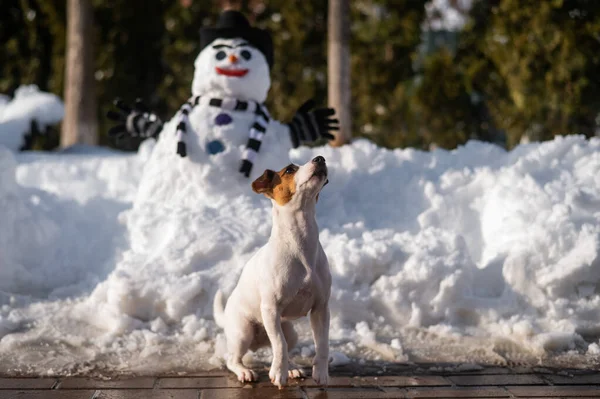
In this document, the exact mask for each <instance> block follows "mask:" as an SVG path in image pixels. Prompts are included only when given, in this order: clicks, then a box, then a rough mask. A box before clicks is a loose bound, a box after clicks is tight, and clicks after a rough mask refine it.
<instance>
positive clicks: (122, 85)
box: [0, 0, 600, 150]
mask: <svg viewBox="0 0 600 399" xmlns="http://www.w3.org/2000/svg"><path fill="white" fill-rule="evenodd" d="M332 2H335V3H337V4H338V5H339V3H342V7H338V8H336V13H340V12H341V13H343V14H345V15H341V16H339V18H338V16H337V15H336V18H335V19H333V18H328V17H329V16H330V15H328V13H331V11H330V10H331V8H330V7H331V5H332V4H331V3H332ZM329 3H330V4H328V2H327V1H326V0H245V1H217V0H214V1H207V0H204V1H200V0H177V1H175V0H68V1H60V0H3V1H2V4H3V6H2V9H3V12H2V13H0V43H1V51H0V93H3V94H5V95H6V96H8V97H7V98H9V97H12V96H14V94H15V90H17V88H19V87H20V86H22V85H30V84H35V85H37V86H38V87H39V89H40V90H41V91H46V92H50V93H54V94H56V95H57V96H59V97H60V98H61V99H63V98H65V91H66V88H67V87H75V88H76V90H78V91H79V92H80V93H82V94H81V98H82V100H80V101H79V102H80V103H82V102H84V103H85V104H84V105H85V107H87V108H86V109H87V110H88V111H86V112H87V113H85V115H84V119H86V123H88V124H89V129H88V131H89V132H88V134H89V135H91V136H93V137H92V138H91V139H89V141H88V142H90V143H98V144H100V145H105V146H114V145H115V143H114V142H112V141H111V140H109V138H108V137H107V130H108V128H109V127H110V126H111V125H112V123H111V121H109V120H108V119H107V118H106V117H105V115H106V112H107V111H108V109H110V108H111V107H112V101H113V99H114V98H115V97H121V98H123V99H124V100H126V101H128V102H132V101H133V100H134V99H135V98H137V97H139V98H142V99H144V100H145V102H146V103H147V104H148V105H149V106H150V107H151V108H152V109H153V110H154V111H155V112H157V113H158V114H159V116H160V117H161V118H162V119H163V120H169V119H170V118H171V117H172V116H173V115H174V113H175V112H176V111H177V109H178V108H179V107H180V106H181V104H182V103H183V102H185V101H186V100H187V99H188V98H189V96H190V95H191V82H192V76H193V71H194V66H193V62H194V59H195V58H196V56H197V55H198V52H199V29H200V28H201V27H202V26H206V25H214V24H215V23H216V21H217V19H218V16H219V13H220V12H221V11H222V10H223V9H226V8H234V9H239V10H241V11H243V12H244V13H245V14H246V16H247V17H248V19H249V20H250V21H251V23H252V24H253V25H255V26H258V27H261V28H266V29H268V30H270V31H271V33H272V35H273V40H274V45H275V64H274V66H273V69H272V71H271V78H272V82H273V83H272V86H271V91H270V92H269V96H268V101H267V106H268V108H269V110H270V112H271V114H272V115H273V116H274V117H276V118H277V119H279V120H282V121H287V120H289V119H291V117H292V116H293V114H294V112H295V110H296V109H297V108H298V107H299V106H300V104H301V103H302V102H304V101H305V100H306V99H308V98H311V97H314V98H315V99H316V101H317V103H318V104H320V105H325V104H327V102H328V98H327V97H328V96H327V86H328V68H327V64H328V40H331V35H330V34H328V33H329V32H330V31H331V30H332V29H333V28H334V27H332V23H333V24H335V23H336V22H335V21H337V25H338V26H337V29H339V28H340V26H339V23H340V21H349V23H347V24H346V23H344V24H343V26H342V28H343V29H342V31H343V32H346V33H345V34H346V35H347V42H346V41H342V42H341V43H340V42H337V43H335V45H342V46H347V48H346V50H347V51H348V52H349V57H348V58H347V59H346V58H342V59H341V61H342V62H345V63H348V64H349V66H350V68H349V69H348V70H349V82H350V88H349V89H350V90H349V93H348V96H349V104H350V105H349V110H348V114H349V115H351V118H352V120H351V125H350V124H348V126H351V128H350V129H347V130H348V132H347V135H348V136H349V137H346V138H345V140H349V139H350V137H360V136H364V137H367V138H369V139H370V140H373V141H374V142H376V143H378V144H380V145H382V146H386V147H389V148H396V147H416V148H420V149H425V150H427V149H431V148H436V147H442V148H448V149H451V148H455V147H456V146H458V145H460V144H463V143H465V142H466V141H467V140H470V139H477V140H483V141H489V142H494V143H497V144H498V145H501V146H503V147H506V148H508V149H510V148H512V147H514V146H515V145H517V144H519V143H522V142H528V141H538V140H548V139H551V138H553V137H554V136H555V135H565V134H583V135H585V136H587V137H591V136H594V135H599V134H600V1H597V0H542V1H531V0H430V1H419V0H352V1H341V0H330V2H329ZM344 18H345V19H344ZM332 20H333V21H334V22H332ZM70 24H73V25H70ZM70 26H71V28H69V27H70ZM69 46H79V48H80V49H81V48H83V49H84V50H85V51H80V58H79V59H77V60H75V65H78V68H80V69H81V68H83V69H84V70H83V71H79V72H80V73H79V72H73V70H69V69H68V66H67V64H68V62H67V50H68V47H69ZM342 53H343V52H342ZM330 61H331V60H330ZM338 61H339V60H338ZM66 71H68V72H66ZM329 73H332V72H331V71H330V72H329ZM81 76H83V77H86V76H88V77H90V78H89V79H85V78H84V79H82V78H81ZM81 105H82V104H76V105H75V106H81ZM70 106H72V105H69V102H67V104H66V114H65V120H63V124H65V123H66V118H68V114H69V107H70ZM80 120H81V118H80ZM343 127H344V126H343ZM61 128H62V129H63V131H64V130H65V129H64V127H61V125H60V124H58V125H56V126H52V127H48V128H45V129H43V131H41V132H33V133H32V134H30V135H29V139H28V143H27V144H26V145H24V146H23V149H44V150H51V149H53V148H56V147H58V146H59V145H60V144H61V138H60V132H61ZM32 129H33V130H36V127H35V126H33V127H32ZM76 141H77V140H75V142H76ZM68 143H69V144H72V143H73V141H69V142H68ZM64 145H65V138H64V137H63V146H64ZM137 145H139V142H136V141H131V142H128V143H124V144H122V145H121V148H125V149H127V150H135V149H136V148H137Z"/></svg>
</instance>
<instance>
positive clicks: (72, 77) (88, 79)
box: [60, 0, 98, 147]
mask: <svg viewBox="0 0 600 399" xmlns="http://www.w3.org/2000/svg"><path fill="white" fill-rule="evenodd" d="M92 24H93V14H92V5H91V0H67V54H66V58H67V59H66V68H65V118H64V120H63V124H62V132H61V138H60V141H61V146H62V147H68V146H70V145H73V144H90V145H94V144H96V143H97V141H98V120H97V117H96V91H95V82H94V52H93V48H92V45H93V38H92V31H93V27H92Z"/></svg>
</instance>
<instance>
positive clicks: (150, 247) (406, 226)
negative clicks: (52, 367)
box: [86, 138, 600, 353]
mask: <svg viewBox="0 0 600 399" xmlns="http://www.w3.org/2000/svg"><path fill="white" fill-rule="evenodd" d="M598 146H599V142H598V141H597V140H594V141H591V142H586V141H585V140H584V139H582V138H568V139H556V140H555V141H554V142H551V143H545V144H542V145H530V146H524V147H520V148H519V149H517V150H515V151H513V152H511V153H508V154H507V153H505V152H504V151H502V150H501V149H499V148H498V147H495V146H491V145H486V144H481V143H476V142H472V143H469V144H468V145H467V146H466V147H464V148H461V149H459V150H457V151H453V152H446V151H436V152H433V153H422V152H418V151H414V150H396V151H388V150H384V149H381V148H378V147H376V146H375V145H373V144H370V143H368V142H366V141H359V142H356V143H355V144H354V145H353V146H347V147H343V148H341V149H333V148H318V149H314V150H311V149H307V148H303V149H300V150H297V151H292V158H293V160H294V161H296V162H297V163H304V162H306V161H307V160H309V159H311V158H312V157H314V156H316V155H317V154H321V155H323V156H325V158H326V159H327V161H328V164H329V167H330V173H331V178H330V181H331V184H330V185H329V186H327V187H326V188H325V190H324V192H323V193H322V196H321V200H320V201H321V202H320V204H319V206H318V209H319V213H320V215H319V218H318V221H319V224H320V226H321V231H322V233H321V240H322V243H323V245H324V248H325V251H326V252H327V254H328V256H329V259H330V264H331V267H332V271H333V274H334V287H333V291H332V309H333V314H334V323H336V326H337V328H336V329H334V332H333V335H334V336H338V337H340V338H343V337H353V336H354V335H352V334H355V332H353V330H354V325H355V324H357V323H360V322H367V323H369V324H370V325H371V326H372V327H371V328H372V329H373V330H374V331H375V330H376V329H377V328H384V327H386V326H390V327H392V328H393V329H401V328H404V327H426V328H428V327H433V328H437V329H440V328H443V329H445V330H446V331H447V332H452V331H454V332H459V333H464V332H467V331H469V332H471V333H474V334H480V335H492V336H495V335H502V336H510V337H513V338H516V339H517V340H519V341H520V342H525V343H527V345H529V346H530V347H531V348H532V349H533V350H535V351H538V352H542V353H543V352H544V351H545V350H546V349H552V348H553V345H558V346H559V347H560V348H567V347H572V346H573V345H574V343H575V342H576V341H577V336H576V334H575V333H576V331H577V329H579V328H586V327H588V328H597V327H598V326H597V324H596V323H597V321H598V320H600V313H599V310H598V304H600V296H599V295H598V285H599V283H600V262H599V260H598V250H599V245H598V240H599V238H600V235H599V232H600V224H599V223H598V221H599V220H598V218H599V217H600V191H599V187H600V185H598V183H600V182H599V181H598V179H600V178H599V177H598V176H599V175H598V171H599V167H600V152H598ZM157 147H158V148H157V149H156V150H157V151H156V152H155V153H154V154H153V157H152V158H151V159H150V161H149V163H148V165H147V166H146V170H147V172H148V173H146V175H145V176H144V178H143V179H142V183H141V187H140V191H139V195H138V197H137V199H136V201H135V203H134V206H133V209H132V210H131V211H128V212H127V213H126V214H125V215H124V217H123V219H124V220H125V222H126V223H127V224H128V228H129V232H130V241H131V244H132V248H131V250H129V251H127V252H126V253H125V254H124V258H123V261H122V262H120V263H118V264H117V267H116V269H115V271H114V272H113V273H111V275H110V276H109V277H108V279H107V280H106V281H105V282H103V283H102V284H100V285H99V286H98V287H97V288H96V290H95V291H94V292H93V293H92V295H91V296H90V298H89V301H88V302H87V303H86V306H91V307H93V308H94V312H93V314H94V315H96V316H95V318H94V321H95V322H96V323H97V324H99V325H101V326H102V327H103V328H105V329H107V330H109V331H113V332H119V333H120V332H125V331H128V330H129V329H131V328H139V327H140V326H149V325H151V324H152V323H166V324H167V325H172V324H177V323H180V322H181V320H182V318H184V317H185V316H186V315H192V318H190V319H188V321H190V322H191V321H192V320H196V319H204V318H209V319H210V318H211V312H212V310H211V303H212V298H213V295H214V293H215V291H216V289H217V287H219V286H221V287H223V288H224V289H225V290H231V289H232V288H233V286H234V284H235V282H236V280H237V276H238V275H239V272H240V270H241V268H242V267H243V265H244V263H245V261H246V260H247V259H248V258H249V256H250V255H252V253H253V252H254V251H255V250H256V249H257V248H258V247H259V246H260V245H262V244H263V243H264V242H265V241H266V240H267V238H268V235H269V233H270V203H269V201H267V200H266V199H264V198H262V197H261V196H258V195H256V194H254V193H252V192H251V190H250V189H249V184H248V183H246V184H239V183H238V182H237V181H235V179H236V177H235V176H233V177H232V176H230V175H229V176H224V175H223V174H224V172H223V171H222V170H220V165H219V164H218V163H217V164H210V163H194V161H188V160H179V159H177V158H176V157H175V156H163V154H162V153H161V152H159V151H160V143H159V144H158V146H157ZM169 148H171V146H169ZM236 159H237V158H236ZM173 162H177V163H178V164H177V165H173ZM276 166H277V167H279V166H283V165H276ZM161 173H162V174H166V173H169V175H168V178H165V176H164V175H161ZM232 180H233V181H232ZM97 315H101V316H100V317H98V316H97ZM144 323H146V324H144ZM550 332H560V333H565V334H566V335H552V334H550V335H548V333H550ZM565 339H566V341H565V342H562V341H564V340H565ZM560 342H562V343H560ZM560 348H559V349H560Z"/></svg>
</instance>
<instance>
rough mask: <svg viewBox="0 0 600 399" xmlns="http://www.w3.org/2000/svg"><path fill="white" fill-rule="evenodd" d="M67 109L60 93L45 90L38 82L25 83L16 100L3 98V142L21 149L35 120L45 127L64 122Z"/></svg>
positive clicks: (0, 116) (0, 104) (0, 110)
mask: <svg viewBox="0 0 600 399" xmlns="http://www.w3.org/2000/svg"><path fill="white" fill-rule="evenodd" d="M64 113H65V109H64V106H63V103H62V101H61V100H60V99H59V98H58V97H57V96H56V95H54V94H51V93H45V92H42V91H40V90H39V89H38V87H37V86H36V85H29V86H21V87H19V88H18V89H17V90H16V91H15V97H14V98H13V99H12V101H8V97H6V96H2V97H1V98H0V145H3V146H5V147H7V148H8V149H10V150H12V151H18V150H19V149H20V147H21V146H22V145H23V144H24V141H23V136H24V135H25V134H26V133H27V132H29V130H30V129H31V121H32V120H35V121H36V122H37V123H38V127H39V128H40V130H44V129H45V128H46V127H47V126H49V125H54V124H56V123H58V122H60V121H61V120H62V118H63V116H64Z"/></svg>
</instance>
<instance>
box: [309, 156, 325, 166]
mask: <svg viewBox="0 0 600 399" xmlns="http://www.w3.org/2000/svg"><path fill="white" fill-rule="evenodd" d="M312 161H313V163H316V164H317V165H318V164H324V163H325V158H323V157H322V156H320V155H319V156H318V157H315V158H314V159H313V160H312Z"/></svg>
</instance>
